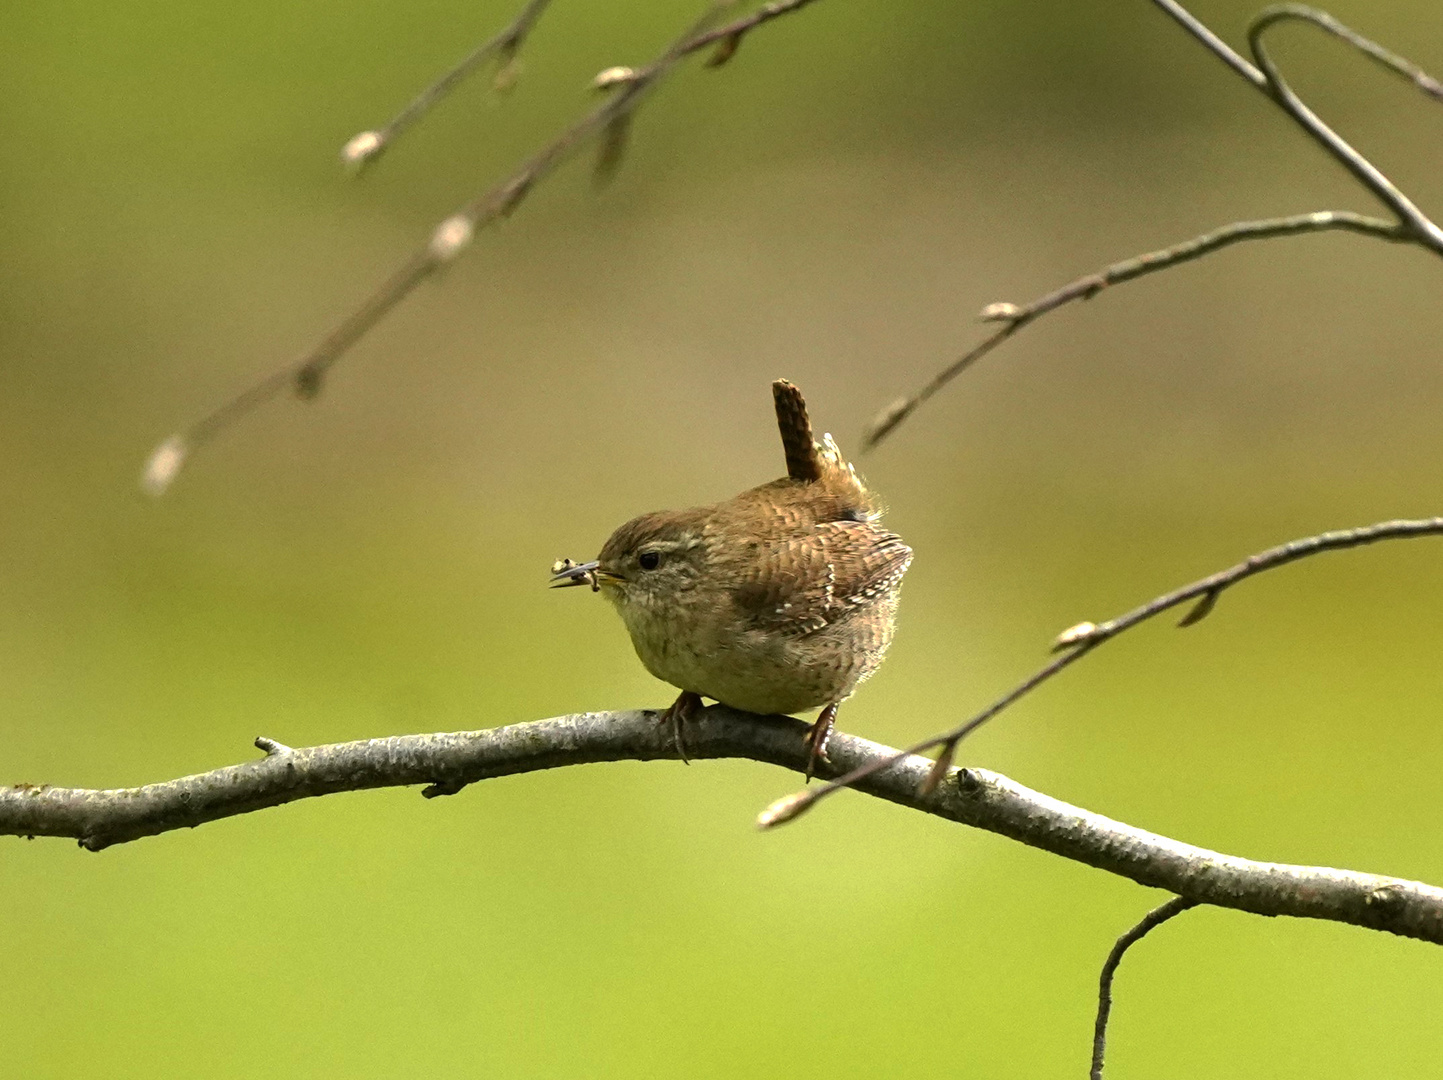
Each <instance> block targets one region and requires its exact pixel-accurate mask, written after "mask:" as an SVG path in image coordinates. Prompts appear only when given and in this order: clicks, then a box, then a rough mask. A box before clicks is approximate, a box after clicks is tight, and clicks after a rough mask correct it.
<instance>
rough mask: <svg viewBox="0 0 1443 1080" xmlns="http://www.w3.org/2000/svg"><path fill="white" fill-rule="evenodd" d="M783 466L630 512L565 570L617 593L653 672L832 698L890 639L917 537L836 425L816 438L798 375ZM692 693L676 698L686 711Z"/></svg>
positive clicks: (795, 706)
mask: <svg viewBox="0 0 1443 1080" xmlns="http://www.w3.org/2000/svg"><path fill="white" fill-rule="evenodd" d="M772 389H773V396H774V401H775V406H776V413H777V426H778V429H779V431H780V432H781V436H782V444H783V449H784V451H785V456H786V463H787V476H785V477H783V478H782V479H780V480H773V481H772V482H770V483H767V484H763V485H761V486H760V487H755V488H752V489H750V490H748V491H744V492H742V493H741V494H740V495H737V496H736V497H735V498H732V499H728V500H727V501H725V502H720V503H716V504H714V505H711V506H699V507H694V508H692V509H688V510H664V511H658V512H656V513H651V514H643V515H642V516H641V517H638V518H635V519H633V520H631V521H628V522H627V523H626V524H625V525H623V526H621V528H619V529H617V530H616V532H615V533H613V534H612V536H611V539H609V540H608V541H607V542H606V546H605V547H604V548H603V549H602V551H601V555H600V556H599V557H598V559H597V560H596V562H595V563H587V564H583V565H582V566H578V567H573V566H570V565H569V564H567V565H566V566H565V567H564V568H563V569H561V570H560V571H558V573H557V577H558V578H559V579H561V581H560V583H561V584H573V583H574V584H581V583H582V582H583V581H586V582H590V583H591V584H592V585H593V587H595V588H598V589H600V590H601V591H602V592H604V593H605V594H606V596H607V598H608V599H610V600H611V601H612V602H613V603H615V604H616V607H617V610H618V611H619V612H620V613H621V617H622V619H623V621H624V622H625V623H626V627H627V630H628V631H630V633H631V640H632V643H633V644H634V645H635V647H636V652H637V655H638V656H640V657H641V661H642V663H643V664H645V665H646V668H647V670H648V671H650V672H651V673H652V674H653V675H655V676H656V677H657V678H659V679H663V680H665V681H666V682H669V683H671V684H672V685H673V686H675V687H677V688H678V689H679V690H681V691H682V692H683V698H687V696H688V695H697V696H700V697H708V698H713V699H715V700H717V701H720V702H722V703H723V704H726V705H730V706H732V707H733V708H737V709H743V710H745V711H747V712H754V713H796V712H802V711H805V710H807V709H815V708H819V707H825V711H824V713H823V716H822V718H821V719H820V720H819V722H818V730H814V738H813V741H812V745H813V751H814V755H820V754H821V753H822V748H823V744H824V742H825V738H826V735H827V733H828V732H829V731H830V728H831V719H832V717H833V716H834V715H835V711H836V710H835V706H836V705H837V703H839V702H840V701H842V699H844V698H845V697H847V696H848V695H849V694H850V693H851V692H852V691H853V690H854V689H855V688H856V686H857V684H858V683H860V682H861V681H862V680H863V679H865V678H866V677H867V676H868V675H870V674H871V673H872V672H873V671H874V670H876V668H877V665H878V664H879V663H881V660H882V656H883V654H884V653H885V652H886V650H887V646H888V645H889V644H890V643H891V640H892V631H893V627H894V625H895V621H896V611H897V593H898V589H899V587H900V585H901V582H902V575H903V574H904V573H905V572H906V570H907V567H908V565H909V564H910V563H911V561H912V550H911V548H909V547H908V546H907V545H906V544H904V543H903V542H902V539H901V538H900V537H899V536H897V535H896V534H895V533H892V532H889V531H888V530H887V529H885V528H883V527H882V525H881V524H880V523H879V522H880V517H881V508H880V506H879V505H878V504H877V502H876V500H875V498H874V497H873V496H872V494H871V493H870V492H868V491H867V489H866V487H865V486H864V485H863V484H862V482H861V480H860V479H859V478H858V477H857V475H856V472H855V471H854V470H853V469H852V467H851V465H849V464H848V463H847V462H846V460H845V459H844V458H843V457H842V455H841V453H840V451H839V450H838V449H837V445H836V443H835V442H833V441H832V437H831V436H830V435H824V436H823V437H822V440H821V441H820V442H816V441H814V440H813V438H812V429H811V423H810V421H809V419H808V416H807V409H806V403H805V402H804V401H803V400H802V396H801V394H800V392H799V391H798V390H797V388H796V387H794V386H792V385H791V384H790V383H788V382H785V381H778V382H776V383H774V384H773V388H772ZM694 705H695V700H694V698H687V700H686V701H685V702H683V700H682V699H680V698H679V699H678V701H677V704H676V706H675V707H674V708H673V710H671V712H670V713H669V715H671V716H672V717H673V719H675V720H678V721H679V720H680V719H681V718H682V717H683V714H684V713H685V712H686V711H688V710H689V709H690V708H692V707H694Z"/></svg>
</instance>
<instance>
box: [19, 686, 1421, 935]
mask: <svg viewBox="0 0 1443 1080" xmlns="http://www.w3.org/2000/svg"><path fill="white" fill-rule="evenodd" d="M663 715H664V714H663V713H662V712H660V711H647V710H641V711H632V712H610V713H607V712H602V713H579V714H577V715H574V716H559V717H556V718H555V719H551V720H537V721H533V722H531V723H525V724H513V725H511V726H509V727H501V728H494V729H492V730H489V731H460V732H453V733H449V734H439V735H402V736H395V737H393V738H388V739H369V740H366V741H363V742H351V743H337V744H335V745H331V746H313V747H305V748H300V747H298V748H294V749H284V750H282V751H280V752H271V753H268V754H267V756H266V757H263V758H260V759H258V760H255V761H249V762H246V763H245V764H243V765H230V766H227V767H225V768H221V769H215V770H213V771H211V772H206V773H200V774H198V775H195V776H187V777H183V778H181V779H178V780H170V781H166V782H164V783H158V784H147V785H144V786H142V787H135V788H120V789H115V790H89V789H84V788H60V787H51V786H48V785H41V786H34V785H30V784H20V785H16V786H15V787H10V788H0V835H11V836H68V837H74V838H76V839H78V840H79V841H80V845H81V847H83V848H87V849H89V850H91V851H99V850H100V849H102V848H105V847H109V846H111V845H113V844H120V843H125V842H126V841H129V840H135V839H138V838H139V837H142V836H155V835H158V834H160V833H165V832H170V831H173V830H176V829H183V828H194V827H195V826H197V825H202V824H205V823H206V822H210V821H217V820H219V819H221V818H226V817H233V816H235V815H237V814H246V813H250V812H252V811H255V810H260V809H263V808H265V807H269V806H280V805H281V804H283V803H288V802H294V801H296V800H298V799H305V798H310V797H312V796H317V795H328V794H331V793H333V792H338V791H362V790H367V789H370V788H380V787H397V786H404V785H411V784H429V785H430V786H429V787H428V788H427V789H426V790H425V791H424V792H423V794H426V795H431V796H434V795H446V794H452V793H454V792H457V791H460V790H461V789H462V788H463V787H465V786H466V785H467V784H471V783H475V782H477V781H479V780H484V779H487V778H489V777H493V776H508V775H512V774H515V773H523V772H533V771H536V770H538V769H552V768H558V767H560V766H563V765H577V764H582V763H586V762H598V761H623V760H629V761H652V760H656V759H661V758H670V759H675V758H676V757H677V749H676V744H675V742H674V740H673V739H672V736H671V731H670V730H669V728H668V726H667V725H666V724H663V723H661V718H662V716H663ZM806 732H807V724H805V723H804V722H803V721H801V720H796V719H794V718H792V717H780V716H770V717H768V716H754V715H752V714H750V713H742V712H736V711H734V710H731V709H727V708H725V707H723V706H720V705H715V706H712V707H711V708H709V709H704V710H702V711H701V713H699V714H698V716H697V717H696V719H694V720H688V721H687V740H686V741H687V753H688V755H689V756H690V757H691V758H692V760H694V761H695V760H699V759H703V758H738V757H739V758H750V759H751V760H754V761H762V762H768V763H771V764H774V765H780V766H782V767H784V768H788V769H791V770H793V771H795V772H798V773H801V772H804V771H805V770H806V768H807V763H808V760H809V752H808V747H807V743H806ZM828 753H829V754H830V756H831V758H832V764H830V765H828V764H825V763H824V765H823V769H822V771H823V772H830V773H835V772H836V771H838V770H841V769H852V768H855V767H856V766H858V765H860V764H862V763H864V762H869V761H881V762H886V763H889V764H890V765H891V767H890V768H888V769H886V770H884V771H882V772H880V773H877V774H875V775H873V776H871V777H869V778H868V779H867V780H866V781H865V782H862V783H860V784H859V785H858V790H861V791H863V792H865V793H867V794H869V795H873V796H876V797H878V798H881V799H886V800H888V801H889V802H894V803H897V804H899V805H901V806H905V807H909V808H911V809H914V810H920V811H922V812H923V813H928V814H935V815H937V816H938V817H942V818H946V819H948V820H950V821H957V822H961V823H962V824H965V825H972V826H974V827H976V828H980V829H986V830H987V831H989V832H994V833H997V834H999V835H1001V836H1006V837H1010V838H1011V839H1013V840H1017V841H1019V842H1021V843H1024V844H1028V845H1030V846H1032V847H1036V848H1039V849H1041V850H1043V851H1049V852H1052V853H1053V854H1056V855H1061V856H1062V857H1064V858H1068V859H1073V860H1076V861H1078V862H1083V863H1086V864H1087V865H1089V866H1094V867H1097V868H1098V869H1100V870H1106V871H1108V872H1109V873H1113V874H1118V875H1121V876H1122V877H1126V878H1130V879H1131V880H1133V881H1136V882H1138V883H1139V884H1142V885H1147V886H1152V887H1156V888H1161V889H1166V890H1168V891H1169V892H1174V893H1178V894H1180V895H1186V896H1188V897H1191V898H1192V899H1194V900H1196V901H1197V902H1199V903H1205V904H1216V905H1218V906H1220V907H1227V908H1234V909H1238V910H1241V911H1250V912H1253V913H1255V914H1259V915H1291V916H1296V917H1298V918H1308V919H1327V920H1331V921H1334V922H1342V923H1350V924H1352V925H1354V926H1362V927H1366V928H1368V929H1373V930H1383V931H1387V932H1388V933H1392V934H1398V935H1401V936H1403V937H1412V938H1418V939H1420V940H1423V941H1431V942H1433V943H1435V944H1443V889H1440V888H1437V887H1435V886H1433V885H1426V884H1423V883H1421V882H1416V881H1408V880H1405V879H1402V878H1393V877H1382V876H1378V875H1374V874H1364V873H1359V872H1356V871H1352V870H1335V869H1330V868H1328V867H1316V866H1290V865H1288V864H1285V863H1267V862H1254V861H1252V860H1250V859H1242V858H1238V857H1237V856H1233V855H1223V854H1219V853H1218V852H1215V851H1208V850H1207V849H1205V848H1198V847H1193V846H1191V845H1189V844H1184V843H1181V842H1179V841H1177V840H1171V839H1168V838H1167V837H1164V836H1158V835H1156V834H1154V833H1149V832H1146V831H1144V830H1142V829H1139V828H1136V827H1135V826H1132V825H1125V824H1122V823H1121V822H1117V821H1112V820H1110V819H1108V818H1106V817H1103V816H1102V815H1100V814H1094V813H1092V812H1091V811H1088V810H1083V809H1080V808H1078V807H1075V806H1069V805H1068V804H1067V803H1064V802H1060V801H1058V800H1057V799H1053V798H1050V797H1049V796H1047V795H1043V794H1041V793H1040V792H1036V791H1031V790H1029V789H1027V788H1025V787H1023V786H1022V785H1020V784H1018V783H1015V782H1014V781H1012V780H1009V779H1007V777H1005V776H1000V775H998V774H996V773H992V772H988V771H986V770H983V769H959V770H955V771H953V773H952V774H951V776H950V778H949V779H948V782H947V783H944V784H942V785H939V786H938V787H937V788H936V789H935V790H933V791H931V792H929V793H928V794H925V795H923V794H921V793H920V792H919V787H920V785H921V781H922V778H923V777H924V776H925V775H926V774H927V772H928V770H929V768H930V767H931V764H932V763H931V762H930V761H928V760H927V759H925V758H917V757H909V758H903V759H901V760H898V759H897V757H896V751H895V750H893V749H892V748H891V747H890V746H883V745H881V744H879V743H874V742H871V741H869V740H867V739H861V738H858V737H856V736H853V735H844V734H841V733H837V734H834V735H833V736H832V739H831V742H830V743H829V746H828Z"/></svg>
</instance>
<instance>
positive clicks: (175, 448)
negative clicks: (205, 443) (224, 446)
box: [140, 435, 190, 499]
mask: <svg viewBox="0 0 1443 1080" xmlns="http://www.w3.org/2000/svg"><path fill="white" fill-rule="evenodd" d="M189 454H190V444H189V443H187V442H186V440H185V436H183V435H172V436H171V437H170V438H168V439H166V440H165V442H163V443H161V444H160V445H159V446H157V447H156V448H155V449H154V450H152V451H151V452H150V457H148V458H146V459H145V468H144V469H143V470H141V474H140V487H141V490H143V491H144V492H145V493H146V494H147V495H150V496H152V497H153V498H157V499H158V498H160V496H162V495H164V494H165V493H166V491H167V490H168V489H169V488H170V485H171V484H172V483H174V481H175V478H176V476H177V475H179V473H180V470H181V468H182V467H183V466H184V465H185V459H186V457H187V456H188V455H189Z"/></svg>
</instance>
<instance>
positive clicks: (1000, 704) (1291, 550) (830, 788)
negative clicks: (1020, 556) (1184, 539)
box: [757, 517, 1443, 828]
mask: <svg viewBox="0 0 1443 1080" xmlns="http://www.w3.org/2000/svg"><path fill="white" fill-rule="evenodd" d="M1422 536H1443V517H1433V518H1419V519H1414V520H1404V521H1384V522H1380V523H1378V524H1376V525H1365V526H1363V527H1361V528H1357V529H1338V530H1335V531H1333V532H1325V533H1318V534H1317V535H1316V536H1305V537H1303V538H1302V539H1299V540H1292V541H1289V542H1288V543H1286V544H1280V545H1278V546H1277V547H1273V548H1268V549H1267V550H1266V551H1260V552H1258V553H1257V554H1256V555H1251V556H1249V557H1248V558H1246V559H1244V560H1243V561H1242V562H1240V563H1237V564H1236V565H1234V566H1230V567H1228V568H1227V569H1226V570H1220V571H1218V572H1217V573H1215V574H1209V575H1208V576H1207V577H1205V578H1201V579H1199V580H1197V581H1194V582H1192V583H1191V584H1189V585H1184V586H1182V587H1181V588H1179V589H1174V590H1172V591H1171V592H1166V593H1163V594H1162V595H1161V596H1157V597H1154V598H1153V599H1151V600H1149V601H1148V602H1147V603H1145V604H1142V605H1140V606H1138V607H1135V608H1133V609H1132V610H1131V611H1129V612H1126V613H1125V614H1122V615H1119V616H1117V617H1116V618H1113V619H1109V620H1108V621H1106V622H1103V623H1093V622H1082V623H1078V624H1077V625H1076V626H1073V627H1071V628H1069V629H1067V630H1064V631H1063V632H1062V633H1061V634H1059V635H1058V637H1057V640H1056V641H1055V642H1054V645H1053V651H1054V652H1061V653H1062V655H1060V656H1058V657H1057V658H1056V659H1055V660H1053V661H1051V662H1050V663H1048V664H1045V665H1044V666H1043V667H1041V668H1040V669H1038V670H1037V671H1036V672H1034V673H1033V674H1031V675H1029V676H1028V677H1027V678H1026V679H1024V680H1023V681H1022V682H1020V683H1018V684H1017V685H1016V686H1014V687H1013V688H1012V689H1011V690H1009V691H1007V693H1005V694H1003V695H1002V696H1001V697H1000V698H998V699H997V700H996V701H994V702H993V703H992V704H991V705H989V706H987V708H985V709H983V710H982V711H981V712H979V713H977V714H975V715H974V716H971V717H969V718H968V719H967V720H965V721H963V722H962V723H960V724H958V725H957V726H956V727H954V728H951V729H950V730H948V731H944V732H941V733H940V734H937V735H929V736H928V737H927V738H925V739H923V740H921V741H920V742H917V743H913V744H912V745H911V746H909V747H907V749H905V750H903V751H901V752H899V753H898V754H897V755H896V756H895V757H893V758H890V759H883V760H879V761H871V762H868V763H867V764H865V765H863V766H862V767H860V768H858V769H854V770H853V771H852V772H849V773H847V774H846V775H844V776H840V777H838V778H837V779H835V780H830V781H828V782H827V783H825V784H822V785H820V786H819V787H815V788H809V789H808V790H806V791H800V792H797V793H795V794H793V795H788V796H786V797H785V798H783V799H779V800H777V801H776V802H774V803H772V805H771V806H769V807H767V808H766V809H765V810H763V811H762V812H761V814H760V815H758V818H757V824H758V825H760V826H761V827H763V828H770V827H771V826H774V825H781V824H783V823H785V822H788V821H791V820H792V819H793V818H795V817H797V816H799V815H800V814H802V813H804V812H805V811H807V810H809V809H810V808H811V807H812V806H815V805H816V803H817V802H818V801H819V800H821V799H824V798H826V797H827V796H828V795H830V794H832V793H833V792H835V791H838V790H840V789H841V788H844V787H847V786H848V785H850V784H854V783H856V782H857V781H858V780H861V779H864V778H865V777H868V776H871V775H872V774H873V773H876V772H880V771H882V770H883V769H887V768H889V767H891V766H892V765H894V764H895V763H896V762H897V761H899V760H901V759H902V758H903V757H905V756H906V755H908V754H920V753H923V752H924V751H927V750H931V749H932V748H933V747H941V748H942V752H941V753H940V754H939V755H938V757H937V764H936V765H935V766H934V767H933V769H932V772H931V773H930V774H929V775H928V776H927V778H926V780H925V781H924V782H923V789H924V791H929V790H931V789H933V788H935V787H936V786H937V784H938V783H940V782H941V780H942V779H943V778H944V777H945V776H946V775H947V771H948V769H950V767H951V764H952V759H953V756H954V755H955V753H956V750H957V744H958V743H960V742H961V741H962V740H963V739H965V738H966V737H967V736H968V735H970V734H971V733H972V732H974V731H976V730H977V729H978V728H979V727H981V726H982V725H983V724H985V723H986V722H987V721H988V720H991V719H992V718H993V717H994V716H996V715H997V714H998V713H1000V712H1002V711H1003V710H1004V709H1006V708H1008V707H1009V706H1011V705H1013V704H1015V703H1016V702H1017V701H1018V700H1019V699H1021V698H1022V697H1024V696H1026V695H1027V694H1028V693H1030V692H1031V691H1033V690H1035V689H1036V688H1037V687H1039V686H1041V685H1042V684H1043V683H1045V682H1047V681H1048V680H1049V679H1051V678H1053V676H1055V675H1058V674H1060V673H1061V672H1062V671H1063V670H1064V669H1066V668H1068V667H1071V666H1072V665H1073V664H1075V663H1076V662H1077V661H1079V660H1081V659H1082V658H1083V657H1084V656H1086V655H1087V654H1088V653H1090V652H1092V650H1093V649H1096V648H1097V647H1098V646H1100V645H1102V644H1103V642H1106V641H1110V640H1112V639H1113V638H1115V637H1117V636H1118V635H1119V634H1121V633H1122V632H1123V631H1125V630H1130V629H1132V627H1134V626H1137V625H1138V624H1140V623H1144V622H1146V621H1147V620H1149V619H1151V618H1153V617H1154V616H1157V615H1160V614H1162V613H1163V612H1164V611H1168V610H1170V609H1172V608H1175V607H1178V606H1179V605H1181V604H1186V603H1188V602H1189V601H1192V602H1193V607H1192V609H1191V610H1190V611H1189V612H1188V613H1187V614H1186V615H1185V616H1183V618H1182V621H1181V622H1179V623H1178V625H1179V626H1192V625H1193V624H1194V623H1197V622H1200V621H1201V620H1202V619H1203V618H1204V617H1205V616H1206V615H1207V614H1208V613H1209V612H1210V611H1212V609H1213V607H1214V605H1215V604H1216V603H1217V600H1218V597H1219V596H1220V595H1221V594H1222V593H1223V591H1224V590H1226V589H1228V588H1231V587H1232V586H1233V585H1236V584H1237V583H1238V582H1240V581H1242V580H1243V579H1245V578H1250V577H1252V576H1253V575H1255V574H1261V573H1263V572H1264V571H1266V570H1272V569H1275V568H1277V567H1279V566H1286V565H1287V564H1288V563H1292V562H1297V561H1298V560H1299V559H1306V558H1308V557H1309V556H1312V555H1321V554H1322V553H1323V552H1325V551H1340V550H1343V549H1345V548H1354V547H1361V546H1362V545H1364V544H1372V543H1376V542H1378V541H1380V540H1409V539H1413V538H1416V537H1422Z"/></svg>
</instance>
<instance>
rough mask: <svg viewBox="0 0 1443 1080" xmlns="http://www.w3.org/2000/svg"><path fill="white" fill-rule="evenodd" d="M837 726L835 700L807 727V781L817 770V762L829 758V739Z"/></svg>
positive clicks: (810, 779) (809, 781)
mask: <svg viewBox="0 0 1443 1080" xmlns="http://www.w3.org/2000/svg"><path fill="white" fill-rule="evenodd" d="M836 726H837V703H836V702H833V703H832V704H830V705H828V706H827V707H826V708H825V709H823V710H822V711H821V714H820V715H819V716H818V717H817V719H816V722H815V723H813V724H812V726H811V727H809V728H808V729H807V738H806V747H807V783H809V784H810V783H811V782H812V776H813V775H814V774H815V773H816V771H817V763H818V762H820V761H826V760H827V740H828V739H829V738H831V737H832V728H834V727H836Z"/></svg>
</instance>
